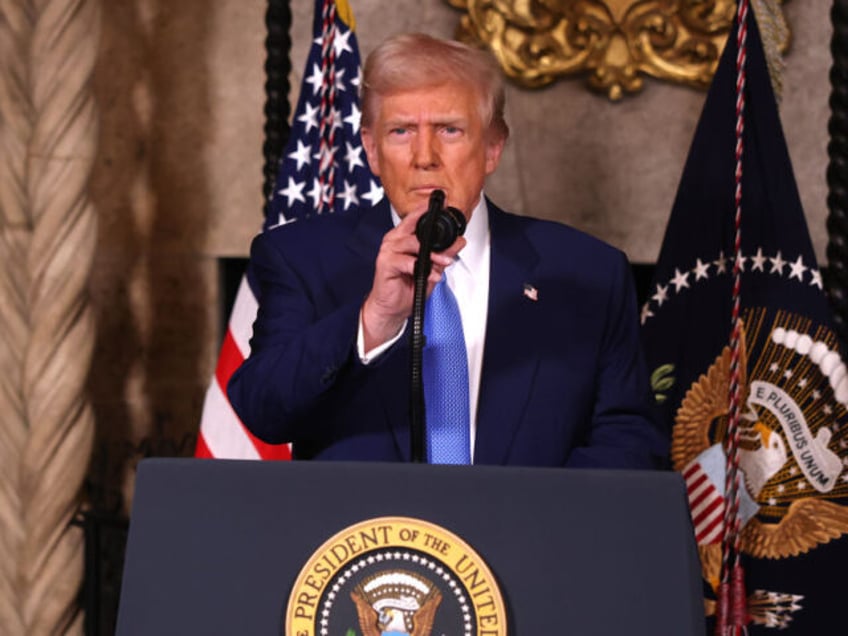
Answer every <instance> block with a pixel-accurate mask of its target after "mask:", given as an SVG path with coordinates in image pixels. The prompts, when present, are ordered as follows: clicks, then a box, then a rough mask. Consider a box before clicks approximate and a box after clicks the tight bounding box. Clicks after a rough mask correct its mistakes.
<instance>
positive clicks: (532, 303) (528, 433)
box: [228, 200, 667, 468]
mask: <svg viewBox="0 0 848 636" xmlns="http://www.w3.org/2000/svg"><path fill="white" fill-rule="evenodd" d="M488 205H489V225H490V229H491V269H490V283H489V285H490V289H489V307H488V318H487V326H486V334H485V343H484V352H483V368H482V374H481V380H480V394H479V405H478V412H477V433H476V443H475V449H474V463H476V464H503V465H505V464H511V465H525V466H597V467H622V468H651V467H656V466H657V463H658V462H661V461H662V458H664V457H665V455H666V452H667V440H666V439H665V436H664V435H663V434H661V432H660V431H659V430H658V428H657V427H656V425H655V424H654V421H653V418H652V415H651V406H650V397H649V395H650V394H649V386H648V380H647V374H646V368H645V364H644V361H643V357H642V353H641V346H640V342H639V334H638V313H637V309H636V301H635V295H634V291H633V284H632V275H631V272H630V268H629V265H628V263H627V259H626V258H625V256H624V254H623V253H621V252H620V251H618V250H616V249H614V248H612V247H610V246H608V245H606V244H605V243H602V242H601V241H599V240H597V239H594V238H592V237H590V236H588V235H586V234H583V233H582V232H579V231H577V230H575V229H573V228H570V227H567V226H565V225H562V224H558V223H553V222H550V221H542V220H538V219H531V218H528V217H521V216H516V215H513V214H508V213H506V212H503V211H501V210H499V209H498V208H496V207H495V206H494V205H492V204H491V203H489V204H488ZM391 227H392V222H391V215H390V210H389V206H388V204H387V203H386V202H385V200H384V201H383V202H382V203H381V204H378V205H377V206H376V207H374V208H369V209H363V210H359V211H356V212H355V213H350V214H341V215H338V214H337V215H328V216H324V217H316V218H312V219H310V220H306V221H297V222H296V223H292V224H290V225H286V226H283V227H280V228H277V229H273V230H270V231H267V232H265V233H263V234H261V235H259V236H257V238H256V239H255V240H254V242H253V245H252V247H251V257H250V258H251V265H252V267H253V269H254V272H255V273H256V275H257V278H258V281H259V283H260V305H259V312H258V316H257V319H256V322H255V324H254V327H253V338H252V340H251V354H250V356H249V357H248V359H247V360H246V361H245V362H244V364H242V366H241V367H240V368H239V369H238V370H237V371H236V373H235V374H234V375H233V377H232V379H231V381H230V383H229V387H228V394H229V397H230V400H231V402H232V404H233V407H234V408H235V410H236V412H237V413H238V414H239V416H240V417H241V419H242V421H243V422H244V424H245V425H246V426H247V428H248V429H249V430H250V431H251V432H253V433H254V434H255V435H256V436H258V437H259V438H260V439H262V440H264V441H267V442H270V443H280V442H292V443H293V448H294V456H295V458H314V459H333V460H373V461H408V460H409V456H410V434H409V365H410V362H409V343H408V337H406V336H404V337H402V338H401V339H400V340H399V341H398V342H397V343H396V344H395V345H393V346H392V347H391V349H389V350H388V351H387V352H386V353H384V354H383V355H382V356H381V357H380V358H379V359H378V360H377V361H375V362H373V363H372V364H369V365H363V364H362V363H361V362H360V360H359V357H358V355H357V353H356V336H357V329H358V319H359V310H360V307H361V306H362V303H363V301H364V299H365V297H366V295H367V294H368V292H369V290H370V288H371V284H372V281H373V277H374V262H375V259H376V256H377V252H378V250H379V247H380V243H381V241H382V238H383V235H384V234H385V233H386V232H387V231H388V230H389V229H391ZM525 285H531V286H532V287H534V288H535V289H536V290H537V293H538V296H537V299H536V300H533V299H531V298H530V297H528V295H526V294H525V293H524V289H525Z"/></svg>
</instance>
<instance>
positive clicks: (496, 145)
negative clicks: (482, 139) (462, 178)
mask: <svg viewBox="0 0 848 636" xmlns="http://www.w3.org/2000/svg"><path fill="white" fill-rule="evenodd" d="M505 145H506V137H504V136H502V135H498V136H497V137H494V138H492V139H489V141H488V142H487V143H486V175H487V176H488V175H490V174H492V173H493V172H494V171H495V169H496V168H497V167H498V164H499V163H500V161H501V154H503V149H504V146H505Z"/></svg>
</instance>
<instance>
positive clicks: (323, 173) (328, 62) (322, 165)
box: [315, 0, 341, 214]
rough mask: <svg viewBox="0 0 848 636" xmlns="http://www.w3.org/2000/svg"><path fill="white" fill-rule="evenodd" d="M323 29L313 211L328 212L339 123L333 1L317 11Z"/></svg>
mask: <svg viewBox="0 0 848 636" xmlns="http://www.w3.org/2000/svg"><path fill="white" fill-rule="evenodd" d="M321 18H322V20H323V29H322V33H321V75H322V77H323V80H322V82H321V112H320V113H319V115H318V116H319V119H318V121H319V122H320V124H319V129H318V134H319V136H320V138H321V141H320V146H319V150H318V152H319V155H320V162H319V166H318V183H319V187H320V195H319V196H320V201H319V202H318V203H317V205H316V206H315V207H316V211H317V212H318V213H319V214H320V213H322V212H324V211H328V212H332V211H333V205H334V204H335V198H336V188H335V175H336V166H335V161H334V160H333V148H335V144H334V141H335V139H334V138H335V134H336V127H337V126H338V125H339V124H341V122H340V121H336V115H337V114H336V112H335V108H336V79H335V78H336V50H335V46H334V43H335V38H336V3H335V0H324V6H323V8H322V10H321Z"/></svg>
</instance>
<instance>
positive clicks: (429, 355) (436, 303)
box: [422, 276, 471, 464]
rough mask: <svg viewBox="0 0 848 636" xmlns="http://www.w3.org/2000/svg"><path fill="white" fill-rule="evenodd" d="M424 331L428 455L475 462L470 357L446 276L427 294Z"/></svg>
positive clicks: (439, 460) (439, 459)
mask: <svg viewBox="0 0 848 636" xmlns="http://www.w3.org/2000/svg"><path fill="white" fill-rule="evenodd" d="M424 336H425V344H424V350H423V352H422V367H423V369H422V375H423V379H424V404H425V413H426V424H427V460H428V461H429V462H430V463H431V464H470V463H471V430H470V423H469V422H470V417H469V414H468V409H469V405H468V356H467V354H466V351H465V338H464V337H463V335H462V319H461V318H460V315H459V306H458V305H457V304H456V298H455V297H454V295H453V292H451V290H450V287H448V285H447V282H446V280H445V277H444V276H442V280H440V281H439V283H438V284H437V285H436V287H435V288H434V289H433V292H432V293H431V294H430V298H428V299H427V305H426V307H425V311H424Z"/></svg>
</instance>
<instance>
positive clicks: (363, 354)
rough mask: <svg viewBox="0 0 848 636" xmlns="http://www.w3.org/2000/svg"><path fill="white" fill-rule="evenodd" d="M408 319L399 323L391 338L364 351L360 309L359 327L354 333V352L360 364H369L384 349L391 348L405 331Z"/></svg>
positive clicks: (363, 332)
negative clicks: (398, 328)
mask: <svg viewBox="0 0 848 636" xmlns="http://www.w3.org/2000/svg"><path fill="white" fill-rule="evenodd" d="M407 322H408V321H404V323H403V324H402V325H401V327H400V330H399V331H398V332H397V333H396V334H395V335H394V337H393V338H391V339H390V340H387V341H386V342H384V343H383V344H381V345H378V346H376V347H374V348H373V349H371V351H365V328H364V327H363V325H362V311H361V310H360V312H359V329H358V330H357V333H356V353H357V354H358V355H359V361H360V362H361V363H362V364H370V363H371V362H373V361H374V360H376V359H377V358H379V357H380V355H382V353H383V352H384V351H386V350H387V349H389V348H391V346H392V345H393V344H394V343H396V342H397V341H398V340H400V337H401V336H402V335H403V332H404V331H406V323H407Z"/></svg>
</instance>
